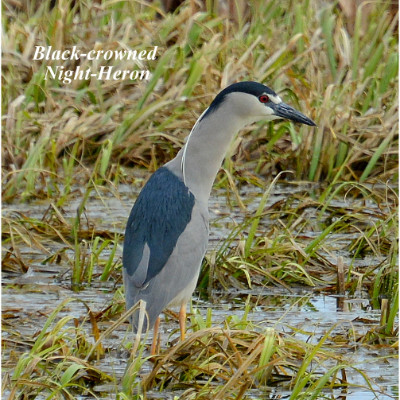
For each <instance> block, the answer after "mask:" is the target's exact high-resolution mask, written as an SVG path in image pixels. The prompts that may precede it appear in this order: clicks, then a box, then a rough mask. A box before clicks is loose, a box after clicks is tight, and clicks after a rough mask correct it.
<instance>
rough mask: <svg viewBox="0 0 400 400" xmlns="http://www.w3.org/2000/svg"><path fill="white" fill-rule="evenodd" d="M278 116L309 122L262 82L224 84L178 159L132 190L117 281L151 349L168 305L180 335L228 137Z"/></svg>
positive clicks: (198, 267) (205, 243) (183, 332)
mask: <svg viewBox="0 0 400 400" xmlns="http://www.w3.org/2000/svg"><path fill="white" fill-rule="evenodd" d="M277 118H284V119H288V120H291V121H294V122H300V123H302V124H306V125H311V126H315V123H314V122H313V121H312V120H311V119H309V118H307V117H306V116H305V115H303V114H301V113H300V112H299V111H297V110H295V109H294V108H292V107H291V106H289V105H287V104H285V103H284V102H282V100H281V99H280V97H279V96H278V95H277V94H276V93H275V92H274V91H273V90H271V89H270V88H268V87H267V86H264V85H262V84H260V83H257V82H240V83H234V84H233V85H230V86H228V87H227V88H226V89H224V90H223V91H222V92H220V93H219V94H218V95H217V96H216V97H215V99H214V101H213V102H212V103H211V105H210V107H208V108H207V109H206V110H205V111H204V112H203V114H202V115H201V116H200V118H199V119H198V120H197V122H196V124H195V125H194V127H193V129H192V131H191V132H190V135H189V136H188V138H187V141H186V144H185V145H184V146H183V148H182V149H181V150H180V151H179V153H178V154H177V156H176V157H175V158H174V159H173V160H171V161H169V162H168V163H167V164H165V165H164V166H163V167H161V168H160V169H158V170H157V171H156V172H155V173H154V174H153V175H152V176H151V177H150V179H149V180H148V182H147V184H146V185H145V186H144V188H143V190H142V191H141V193H140V194H139V197H138V198H137V200H136V202H135V205H134V206H133V208H132V211H131V214H130V216H129V219H128V223H127V226H126V232H125V240H124V249H123V265H124V286H125V297H126V305H127V308H130V307H132V306H133V305H134V304H135V303H136V302H138V301H139V300H144V301H145V302H146V315H147V318H146V320H145V325H147V326H149V327H152V326H154V325H155V326H154V336H153V345H152V353H154V350H155V347H154V346H155V343H156V340H157V335H158V333H157V330H158V323H159V315H160V313H161V312H162V311H163V310H164V309H165V308H167V307H180V312H179V325H180V330H181V339H184V335H185V320H186V304H187V302H188V301H189V299H190V298H191V296H192V293H193V291H194V289H195V287H196V282H197V278H198V276H199V272H200V266H201V262H202V260H203V257H204V254H205V252H206V249H207V243H208V219H209V217H208V199H209V197H210V191H211V188H212V185H213V182H214V179H215V177H216V175H217V172H218V170H219V168H220V166H221V163H222V161H223V159H224V157H225V154H226V152H227V150H228V148H229V145H230V142H231V140H232V139H233V138H234V136H235V135H236V133H237V132H238V131H239V129H241V128H243V127H244V126H245V125H247V124H250V123H253V122H255V121H259V120H263V119H265V120H273V119H277ZM138 317H139V313H138V312H137V313H136V314H133V316H132V322H133V326H134V330H136V329H137V325H138Z"/></svg>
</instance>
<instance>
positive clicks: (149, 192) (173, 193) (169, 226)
mask: <svg viewBox="0 0 400 400" xmlns="http://www.w3.org/2000/svg"><path fill="white" fill-rule="evenodd" d="M194 202H195V199H194V196H193V194H192V193H191V192H190V191H189V189H188V188H187V186H186V185H185V184H184V183H183V181H182V180H181V179H180V178H178V177H177V176H176V175H175V174H174V173H173V172H171V171H170V170H169V169H168V168H166V167H161V168H160V169H158V170H157V171H156V172H155V173H154V174H153V175H152V176H151V178H150V179H149V181H148V182H147V184H146V185H145V186H144V188H143V189H142V191H141V192H140V194H139V196H138V198H137V200H136V202H135V205H134V206H133V208H132V211H131V214H130V216H129V219H128V223H127V226H126V231H125V240H124V249H123V257H122V258H123V265H124V268H125V271H126V272H127V274H128V275H129V277H130V278H131V280H132V281H133V283H134V285H135V286H136V287H138V288H141V287H143V286H145V285H146V284H147V283H148V282H149V281H150V279H152V278H154V277H155V276H156V275H157V274H158V273H159V272H160V271H161V270H162V268H163V267H164V266H165V264H166V262H167V261H168V259H169V257H170V255H171V253H172V251H173V249H174V247H175V245H176V242H177V240H178V238H179V236H180V235H181V234H182V232H183V231H184V230H185V228H186V226H187V224H188V223H189V221H190V219H191V215H192V209H193V206H194Z"/></svg>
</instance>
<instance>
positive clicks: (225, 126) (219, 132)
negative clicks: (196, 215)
mask: <svg viewBox="0 0 400 400" xmlns="http://www.w3.org/2000/svg"><path fill="white" fill-rule="evenodd" d="M228 111H229V110H226V109H225V107H224V105H221V106H220V107H219V108H218V109H217V110H215V111H213V112H212V113H210V114H207V115H206V117H205V118H203V119H202V118H201V117H200V118H199V120H198V122H197V123H196V125H195V126H194V128H193V130H192V132H191V133H190V135H189V136H188V139H187V141H186V144H185V146H184V147H183V148H182V149H181V150H180V151H179V153H178V154H177V156H176V157H175V159H174V160H172V161H171V162H170V163H169V164H170V167H171V169H173V170H175V171H177V169H178V168H179V170H180V171H179V172H180V173H179V175H180V176H181V177H182V178H183V180H184V183H185V184H186V186H188V187H189V189H190V191H191V192H192V193H193V194H194V195H195V197H196V198H197V199H198V200H200V201H203V202H205V203H206V202H208V199H209V197H210V192H211V188H212V185H213V183H214V180H215V177H216V175H217V173H218V170H219V168H220V167H221V164H222V161H223V159H224V157H225V155H226V153H227V151H228V149H229V145H230V143H231V141H232V139H233V138H234V136H235V135H236V133H237V132H238V131H239V129H241V128H243V126H245V125H246V124H248V123H250V122H253V120H252V119H243V118H241V117H237V116H235V115H232V113H229V112H228ZM175 171H174V172H175Z"/></svg>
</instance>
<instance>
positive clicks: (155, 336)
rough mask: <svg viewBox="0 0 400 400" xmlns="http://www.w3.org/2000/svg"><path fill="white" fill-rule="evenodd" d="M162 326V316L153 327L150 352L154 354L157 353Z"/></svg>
mask: <svg viewBox="0 0 400 400" xmlns="http://www.w3.org/2000/svg"><path fill="white" fill-rule="evenodd" d="M159 327H160V317H157V319H156V322H155V324H154V328H153V342H152V343H151V348H150V354H151V355H152V356H154V355H155V354H156V350H157V347H158V346H157V345H158V328H159Z"/></svg>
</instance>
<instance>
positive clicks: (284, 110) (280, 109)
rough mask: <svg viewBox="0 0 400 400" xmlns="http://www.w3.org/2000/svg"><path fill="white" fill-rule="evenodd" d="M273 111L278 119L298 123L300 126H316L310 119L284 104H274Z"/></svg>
mask: <svg viewBox="0 0 400 400" xmlns="http://www.w3.org/2000/svg"><path fill="white" fill-rule="evenodd" d="M273 110H274V112H275V115H277V116H278V117H281V118H285V119H289V120H291V121H293V122H300V123H301V124H306V125H310V126H316V124H315V122H314V121H313V120H312V119H310V118H308V117H306V116H305V115H304V114H302V113H301V112H300V111H297V110H296V109H294V108H293V107H291V106H289V105H288V104H286V103H279V104H275V105H274V108H273Z"/></svg>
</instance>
